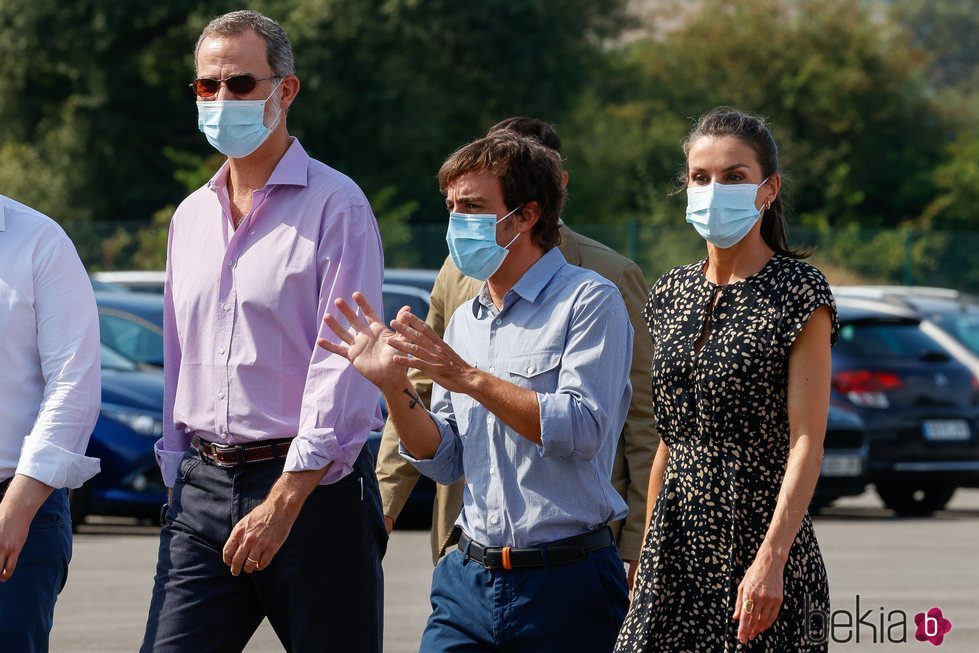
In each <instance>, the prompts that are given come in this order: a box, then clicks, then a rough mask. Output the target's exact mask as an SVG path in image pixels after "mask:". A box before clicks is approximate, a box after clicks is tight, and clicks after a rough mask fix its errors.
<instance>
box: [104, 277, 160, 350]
mask: <svg viewBox="0 0 979 653" xmlns="http://www.w3.org/2000/svg"><path fill="white" fill-rule="evenodd" d="M95 303H96V304H97V305H98V309H99V329H100V330H101V332H102V344H104V345H106V346H108V347H109V348H110V349H112V350H114V351H116V352H118V353H120V354H122V355H123V356H125V357H126V358H127V359H129V360H131V361H133V362H135V363H137V364H140V365H149V366H152V367H158V368H162V367H163V296H162V295H153V294H148V293H136V292H126V291H122V292H101V291H96V293H95Z"/></svg>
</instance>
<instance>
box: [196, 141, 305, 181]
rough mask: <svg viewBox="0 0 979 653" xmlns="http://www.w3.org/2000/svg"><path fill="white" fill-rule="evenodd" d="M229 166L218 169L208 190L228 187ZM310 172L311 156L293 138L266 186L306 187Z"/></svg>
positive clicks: (228, 163) (227, 163)
mask: <svg viewBox="0 0 979 653" xmlns="http://www.w3.org/2000/svg"><path fill="white" fill-rule="evenodd" d="M229 165H230V162H229V161H225V162H224V164H223V165H222V166H221V167H220V168H218V171H217V172H215V173H214V176H213V177H211V179H210V181H208V182H207V187H208V188H210V189H211V190H213V191H218V190H222V189H224V188H226V187H227V185H228V174H229V173H230V168H229ZM308 171H309V155H308V154H306V150H304V149H303V146H302V145H300V144H299V139H298V138H295V137H293V139H292V145H290V146H289V149H288V150H286V153H285V154H283V155H282V158H281V159H279V162H278V163H276V164H275V169H274V170H272V174H271V175H270V176H269V180H268V182H266V184H265V186H266V187H268V186H306V185H307V176H308Z"/></svg>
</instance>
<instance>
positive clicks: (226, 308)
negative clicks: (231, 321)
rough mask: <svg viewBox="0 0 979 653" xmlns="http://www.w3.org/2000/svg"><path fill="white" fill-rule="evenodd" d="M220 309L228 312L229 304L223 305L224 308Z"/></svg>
mask: <svg viewBox="0 0 979 653" xmlns="http://www.w3.org/2000/svg"><path fill="white" fill-rule="evenodd" d="M221 308H223V309H224V310H226V311H230V310H231V304H225V305H224V306H222V307H221Z"/></svg>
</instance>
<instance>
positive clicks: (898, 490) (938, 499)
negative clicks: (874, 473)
mask: <svg viewBox="0 0 979 653" xmlns="http://www.w3.org/2000/svg"><path fill="white" fill-rule="evenodd" d="M875 487H876V489H877V495H878V496H879V497H880V499H881V501H883V502H884V505H885V506H887V507H888V508H890V509H891V510H893V511H894V512H896V513H897V514H898V515H899V516H901V517H927V516H928V515H930V514H932V513H933V512H935V511H936V510H942V509H944V508H945V506H946V505H948V502H949V501H950V500H951V499H952V495H953V494H955V486H954V485H948V484H947V483H937V482H932V483H917V484H907V483H896V482H891V483H877V484H876V486H875Z"/></svg>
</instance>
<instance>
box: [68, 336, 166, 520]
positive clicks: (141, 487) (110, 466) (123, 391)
mask: <svg viewBox="0 0 979 653" xmlns="http://www.w3.org/2000/svg"><path fill="white" fill-rule="evenodd" d="M162 434H163V373H162V372H161V371H160V370H155V369H144V368H142V367H141V366H139V365H137V364H136V363H135V362H133V361H131V360H129V359H128V358H126V357H125V356H123V355H121V354H119V353H118V352H116V351H113V350H112V349H111V348H109V347H107V346H106V345H104V344H103V345H102V408H101V411H100V412H99V418H98V421H97V422H96V423H95V429H94V430H93V431H92V437H91V439H90V440H89V444H88V452H87V455H89V456H95V457H97V458H99V459H100V460H101V461H102V471H101V472H100V473H99V474H97V475H96V476H94V477H93V478H91V479H89V480H88V481H87V482H86V483H85V484H84V485H83V486H82V487H81V488H79V489H77V490H72V491H71V493H70V505H71V518H72V523H73V524H74V526H75V527H77V526H78V525H80V524H82V523H84V521H85V517H86V515H90V514H97V515H122V516H127V517H144V518H150V519H152V518H155V517H156V516H157V515H159V513H160V506H161V505H162V504H163V502H164V501H165V500H166V487H165V486H164V484H163V478H162V477H161V475H160V470H159V467H157V464H156V459H155V458H154V455H153V443H154V442H155V441H156V440H157V438H159V437H160V436H161V435H162Z"/></svg>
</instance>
